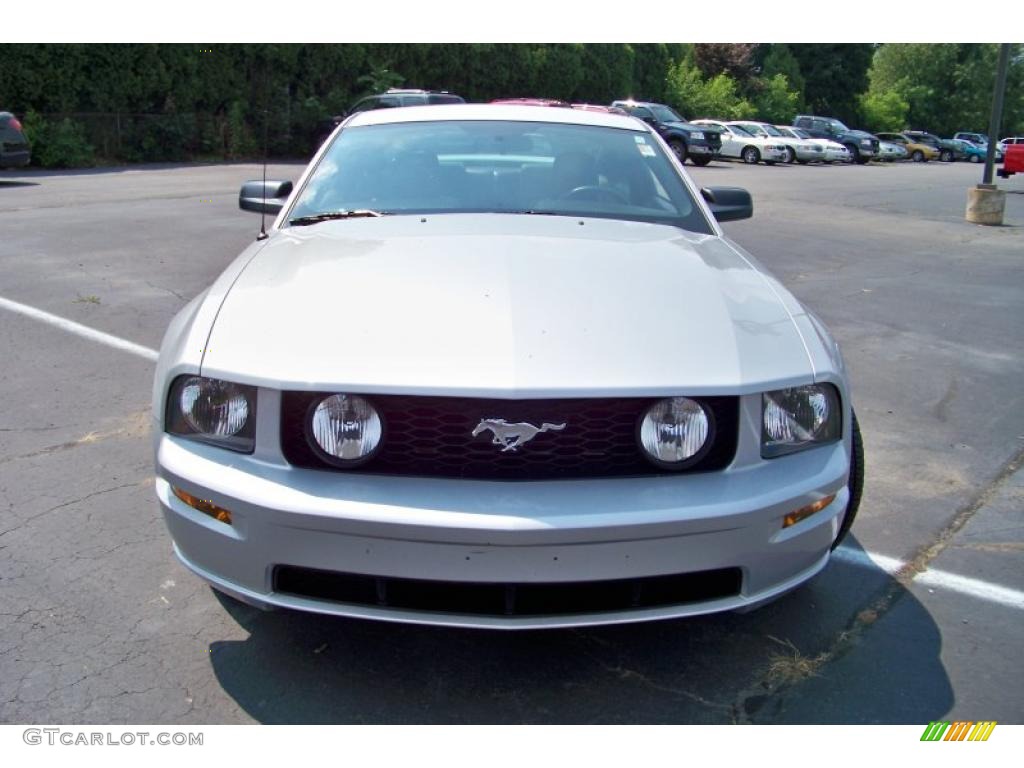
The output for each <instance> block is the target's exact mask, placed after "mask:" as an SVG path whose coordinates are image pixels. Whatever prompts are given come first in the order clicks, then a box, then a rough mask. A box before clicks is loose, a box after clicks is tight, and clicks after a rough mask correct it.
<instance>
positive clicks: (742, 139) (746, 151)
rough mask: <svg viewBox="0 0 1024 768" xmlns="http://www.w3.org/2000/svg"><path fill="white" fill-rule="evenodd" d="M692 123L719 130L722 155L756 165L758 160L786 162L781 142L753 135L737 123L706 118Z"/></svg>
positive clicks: (784, 149) (768, 163) (772, 162)
mask: <svg viewBox="0 0 1024 768" xmlns="http://www.w3.org/2000/svg"><path fill="white" fill-rule="evenodd" d="M693 124H694V125H700V126H706V127H708V128H714V129H716V130H718V131H720V132H721V136H722V152H721V154H722V157H731V158H734V159H736V160H742V161H743V162H744V163H747V164H748V165H756V164H757V163H760V162H763V163H764V164H765V165H775V163H784V162H786V158H787V157H788V155H787V153H786V146H785V145H784V144H783V143H782V142H780V141H777V140H775V139H767V138H765V137H764V136H755V135H754V134H752V133H750V131H747V130H745V129H744V128H741V127H740V126H738V125H735V124H730V123H725V122H721V121H719V120H708V119H702V120H694V121H693Z"/></svg>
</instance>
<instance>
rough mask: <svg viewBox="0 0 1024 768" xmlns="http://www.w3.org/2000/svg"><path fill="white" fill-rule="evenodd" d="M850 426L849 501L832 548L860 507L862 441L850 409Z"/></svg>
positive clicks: (855, 416)
mask: <svg viewBox="0 0 1024 768" xmlns="http://www.w3.org/2000/svg"><path fill="white" fill-rule="evenodd" d="M850 416H851V428H852V430H853V455H852V456H851V457H850V477H849V479H848V480H847V481H846V487H847V488H848V489H849V491H850V501H849V503H848V504H847V505H846V514H845V515H843V522H842V525H840V526H839V533H837V534H836V539H835V541H833V542H832V549H835V548H836V547H838V546H839V545H840V544H842V543H843V539H845V538H846V534H847V533H849V532H850V526H852V525H853V519H854V518H855V517H856V516H857V510H858V509H859V508H860V497H861V495H862V494H863V492H864V441H863V440H861V437H860V425H859V424H858V423H857V414H856V413H855V412H854V410H853V409H852V408H851V409H850Z"/></svg>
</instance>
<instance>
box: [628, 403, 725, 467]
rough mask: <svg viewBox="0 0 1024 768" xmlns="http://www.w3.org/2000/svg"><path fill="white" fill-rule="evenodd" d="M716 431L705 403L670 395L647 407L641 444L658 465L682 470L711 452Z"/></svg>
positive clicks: (642, 423) (641, 433)
mask: <svg viewBox="0 0 1024 768" xmlns="http://www.w3.org/2000/svg"><path fill="white" fill-rule="evenodd" d="M713 431H714V423H713V422H712V420H711V416H710V414H709V413H708V411H706V410H705V409H704V406H702V405H701V404H700V403H698V402H697V401H696V400H691V399H690V398H688V397H670V398H667V399H665V400H659V401H658V402H656V403H655V404H654V405H652V406H651V407H650V408H648V409H647V413H645V414H644V417H643V420H642V421H641V422H640V445H641V446H643V449H644V451H645V452H646V453H647V457H648V459H650V460H651V461H652V462H653V463H654V464H657V465H658V466H660V467H664V468H666V469H682V468H683V467H686V466H689V465H690V464H693V463H695V462H696V461H698V460H699V459H700V458H702V457H703V456H704V454H705V453H707V451H708V449H710V447H711V443H712V440H711V437H712V433H713Z"/></svg>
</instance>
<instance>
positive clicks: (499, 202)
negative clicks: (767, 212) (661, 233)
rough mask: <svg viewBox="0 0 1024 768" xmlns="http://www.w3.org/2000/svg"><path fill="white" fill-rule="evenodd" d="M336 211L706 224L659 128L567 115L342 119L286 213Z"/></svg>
mask: <svg viewBox="0 0 1024 768" xmlns="http://www.w3.org/2000/svg"><path fill="white" fill-rule="evenodd" d="M339 211H376V212H379V213H381V214H392V215H400V214H422V213H434V214H445V213H532V214H551V215H562V216H587V217H597V218H612V219H626V220H633V221H644V222H652V223H659V224H670V225H674V226H679V227H683V228H685V229H689V230H692V231H697V232H703V233H709V232H710V228H709V226H708V223H707V220H706V219H705V218H704V216H703V215H702V213H701V212H700V210H699V209H698V207H697V205H696V204H695V202H694V200H693V197H692V195H691V194H690V191H689V189H688V188H687V186H686V185H685V183H684V182H683V180H682V178H681V177H680V176H679V174H678V172H677V171H676V170H675V168H674V167H673V165H672V163H671V161H670V160H669V159H668V157H667V156H666V154H665V153H664V152H663V151H662V150H661V148H660V147H659V145H658V143H657V141H656V140H655V139H654V137H652V136H650V135H649V134H646V133H643V132H639V131H632V130H626V129H621V128H609V127H605V126H592V125H574V124H568V123H547V122H537V123H533V122H520V121H497V120H462V121H454V120H450V121H436V122H433V121H432V122H403V123H386V124H379V125H366V126H356V127H350V128H345V129H344V130H342V131H341V133H340V134H338V136H337V137H336V138H335V140H334V142H333V143H332V144H331V146H330V147H329V148H328V150H327V152H326V154H325V155H324V156H323V158H322V159H321V161H320V162H319V164H318V165H317V167H316V169H315V170H314V171H313V173H312V174H311V176H310V179H309V181H308V183H307V184H306V185H305V187H304V188H303V189H302V191H301V194H300V195H299V197H298V200H297V202H296V204H295V206H294V207H293V209H292V210H291V212H290V213H289V221H293V220H296V219H299V218H303V217H311V216H312V217H315V216H318V215H323V214H330V213H333V212H339Z"/></svg>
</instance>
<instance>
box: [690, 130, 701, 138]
mask: <svg viewBox="0 0 1024 768" xmlns="http://www.w3.org/2000/svg"><path fill="white" fill-rule="evenodd" d="M690 138H691V139H703V138H704V132H703V131H693V133H691V134H690Z"/></svg>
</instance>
